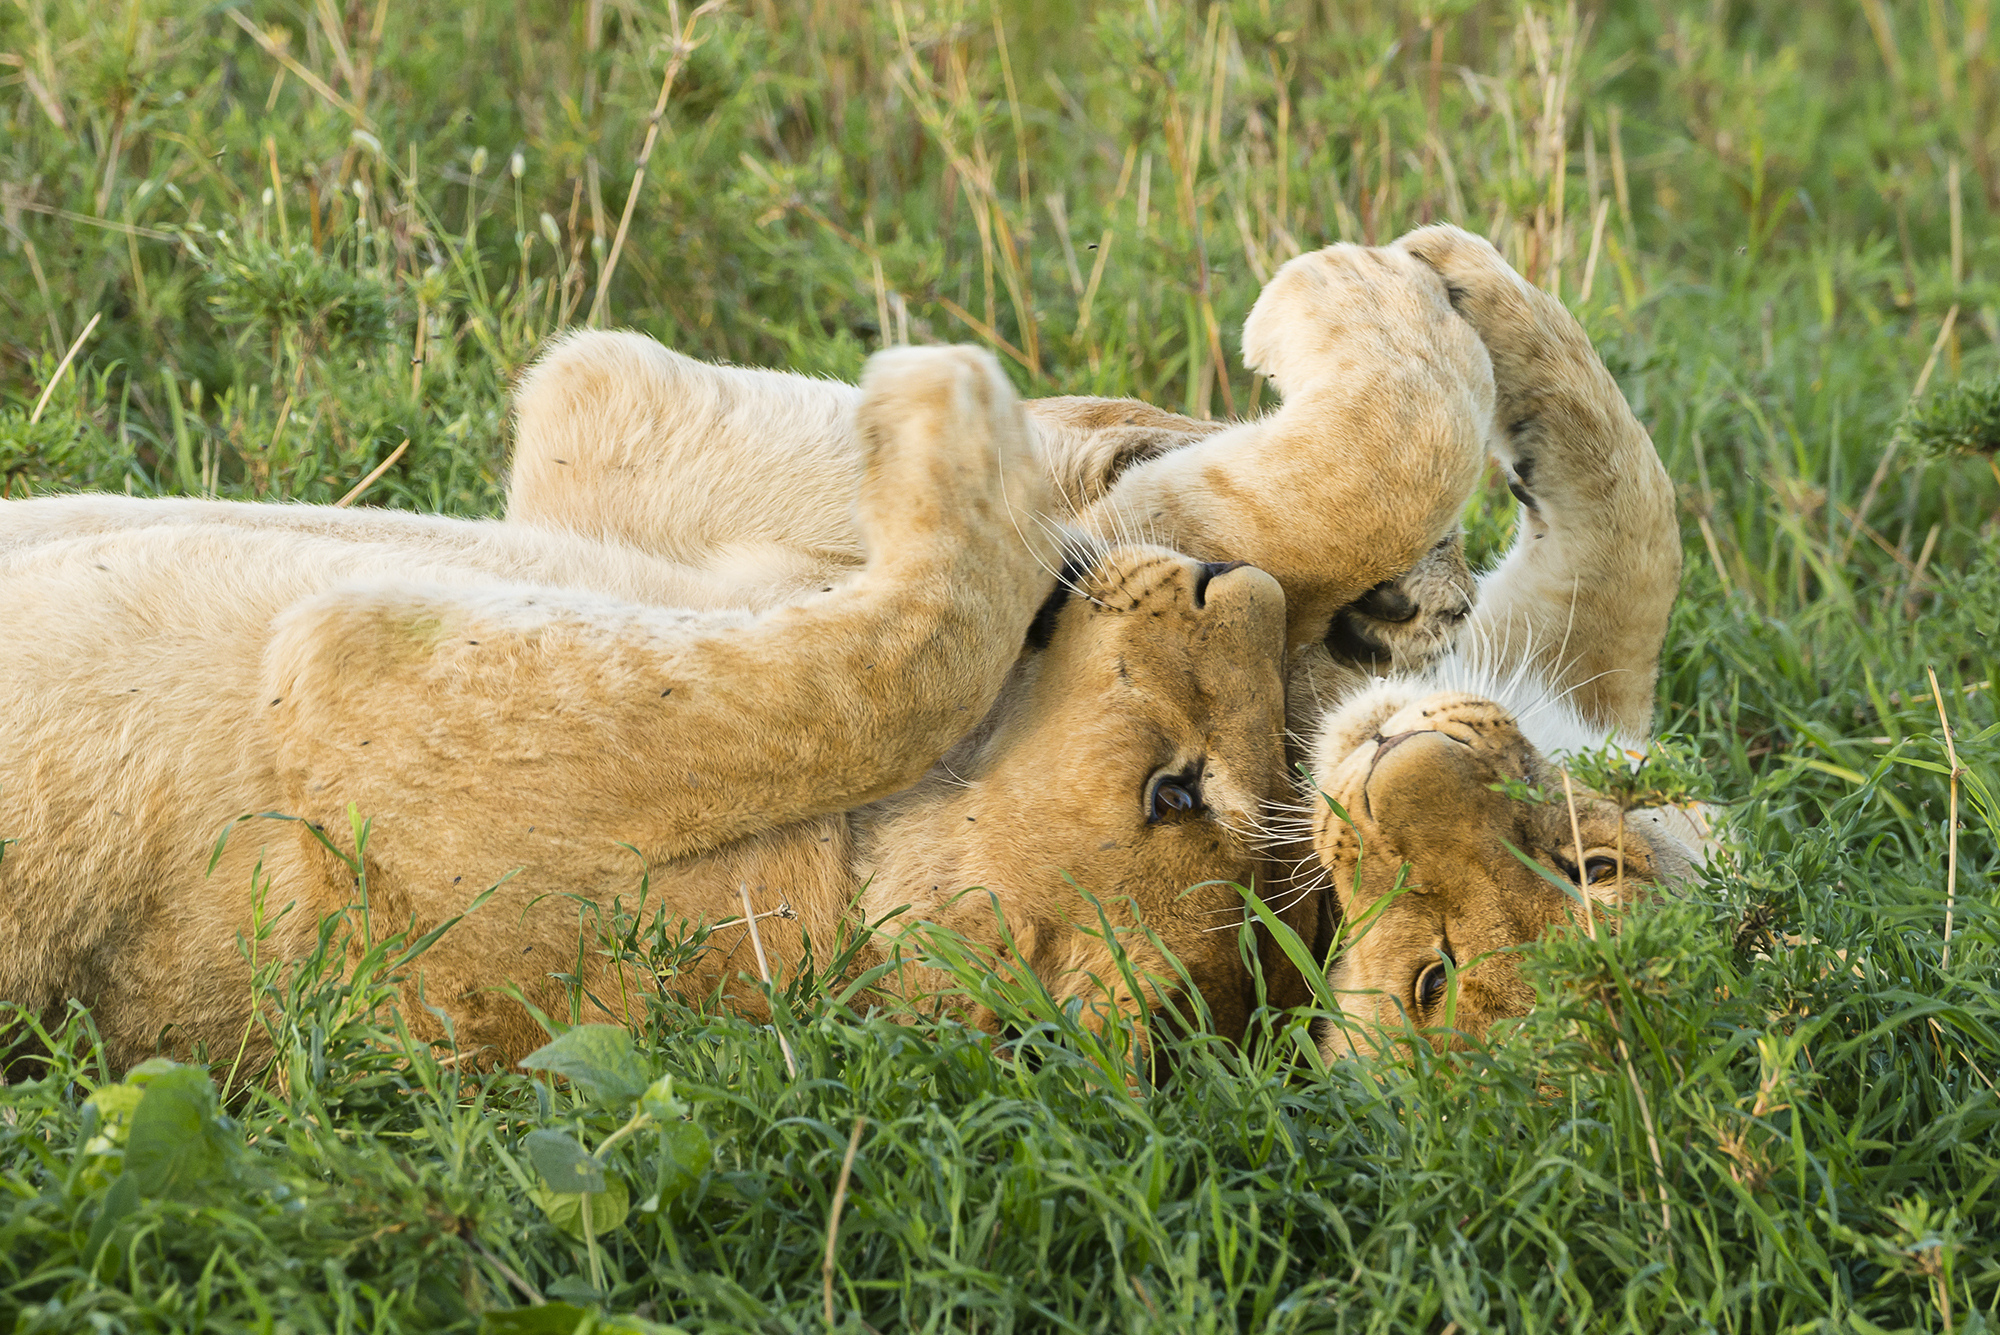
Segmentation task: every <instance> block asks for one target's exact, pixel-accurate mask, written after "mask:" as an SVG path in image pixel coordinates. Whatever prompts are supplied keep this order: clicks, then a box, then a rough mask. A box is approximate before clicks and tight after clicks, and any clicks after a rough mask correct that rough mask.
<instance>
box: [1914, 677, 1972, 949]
mask: <svg viewBox="0 0 2000 1335" xmlns="http://www.w3.org/2000/svg"><path fill="white" fill-rule="evenodd" d="M1924 671H1925V672H1927V673H1929V674H1930V679H1931V699H1933V700H1935V701H1937V712H1938V726H1939V727H1940V728H1943V729H1944V754H1945V759H1946V760H1948V761H1949V762H1950V763H1951V812H1950V816H1949V818H1948V819H1949V822H1950V823H1949V824H1948V825H1947V826H1946V827H1945V832H1946V835H1947V838H1948V843H1947V845H1946V847H1947V849H1948V851H1947V852H1946V854H1945V874H1944V953H1943V954H1942V955H1941V956H1939V957H1938V969H1939V970H1940V971H1942V970H1944V969H1945V968H1946V967H1948V966H1949V965H1950V964H1951V916H1952V912H1953V911H1954V910H1955V909H1957V907H1958V776H1959V775H1961V774H1963V773H1965V771H1964V770H1963V769H1960V768H1959V764H1958V747H1957V746H1955V745H1954V744H1953V743H1952V740H1951V720H1950V719H1947V718H1946V717H1945V716H1944V694H1943V692H1941V691H1939V690H1938V683H1937V669H1936V668H1934V667H1926V668H1925V669H1924Z"/></svg>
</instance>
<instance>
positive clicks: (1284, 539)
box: [1086, 245, 1493, 651]
mask: <svg viewBox="0 0 2000 1335" xmlns="http://www.w3.org/2000/svg"><path fill="white" fill-rule="evenodd" d="M1243 351H1244V360H1245V361H1246V362H1247V363H1248V364H1250V365H1252V366H1255V367H1258V368H1260V369H1262V370H1263V371H1264V372H1265V373H1266V374H1267V375H1269V376H1270V378H1271V381H1272V383H1273V384H1274V385H1275V386H1277V388H1278V390H1279V391H1280V393H1281V394H1282V395H1283V397H1284V403H1283V406H1282V407H1280V408H1279V409H1278V410H1277V411H1276V412H1275V413H1273V414H1271V415H1270V416H1269V417H1266V418H1264V419H1262V420H1261V421H1257V422H1248V423H1243V424H1240V425H1238V426H1236V427H1233V428H1231V429H1229V430H1226V431H1221V432H1218V433H1216V434H1215V435H1213V436H1210V437H1208V438H1207V439H1205V440H1202V441H1199V442H1197V443H1195V444H1191V445H1188V446H1186V447H1184V448H1182V449H1179V450H1175V451H1173V452H1171V453H1168V454H1166V455H1164V456H1162V457H1160V458H1156V459H1152V460H1149V461H1147V462H1144V463H1141V464H1138V465H1137V466H1135V467H1133V468H1132V469H1131V470H1130V471H1129V472H1127V473H1126V474H1125V475H1124V476H1123V477H1122V478H1120V479H1119V481H1118V482H1117V484H1116V485H1115V486H1113V487H1112V489H1111V491H1110V493H1109V495H1107V496H1106V498H1105V499H1104V500H1103V501H1102V502H1101V503H1099V504H1098V505H1097V506H1096V507H1094V508H1093V509H1092V510H1091V511H1090V512H1089V514H1088V515H1087V516H1086V522H1088V523H1090V524H1091V525H1092V526H1093V527H1095V528H1097V529H1098V530H1099V531H1100V532H1104V533H1108V534H1113V535H1117V534H1123V533H1134V534H1137V535H1139V536H1141V537H1146V538H1149V539H1152V540H1155V541H1159V542H1163V543H1165V544H1167V545H1169V546H1173V547H1176V548H1179V549H1180V550H1182V551H1185V552H1188V553H1189V554H1191V555H1195V556H1200V557H1204V558H1208V559H1216V560H1242V561H1249V562H1251V563H1252V564H1253V565H1256V566H1258V567H1260V568H1262V569H1264V570H1267V571H1269V572H1271V573H1272V574H1273V575H1275V576H1276V577H1277V578H1278V581H1279V582H1280V583H1281V584H1282V585H1284V589H1285V601H1286V606H1287V608H1288V611H1289V628H1288V637H1289V641H1290V644H1291V647H1292V648H1293V650H1294V651H1299V650H1302V649H1304V648H1305V647H1306V646H1309V645H1316V644H1318V643H1320V642H1321V641H1322V640H1324V638H1325V637H1326V635H1327V631H1328V629H1329V627H1330V626H1331V624H1332V621H1333V617H1334V614H1335V613H1336V612H1337V611H1339V610H1340V609H1341V608H1344V607H1346V606H1348V605H1349V604H1352V603H1353V602H1355V600H1356V599H1358V598H1360V597H1362V596H1363V595H1364V594H1366V593H1367V592H1368V591H1369V590H1370V589H1372V588H1374V587H1375V586H1376V585H1378V584H1380V583H1382V582H1383V581H1385V580H1393V579H1397V578H1399V577H1401V576H1402V575H1403V574H1404V573H1405V572H1406V571H1408V570H1409V569H1410V568H1411V567H1412V566H1413V565H1415V564H1416V563H1417V561H1418V560H1419V559H1420V558H1421V557H1423V556H1424V555H1425V553H1427V552H1429V551H1431V550H1432V549H1433V548H1434V547H1435V546H1436V545H1437V544H1438V543H1439V542H1440V541H1441V540H1443V539H1444V538H1445V537H1446V535H1447V534H1448V533H1450V532H1451V531H1452V529H1453V528H1454V527H1455V525H1456V523H1457V520H1458V515H1459V512H1460V510H1461V509H1462V508H1463V506H1464V504H1465V501H1466V498H1467V497H1468V496H1470V495H1471V492H1472V487H1473V484H1474V483H1475V482H1476V481H1477V479H1478V473H1479V467H1480V465H1481V463H1482V462H1483V460H1484V457H1485V454H1486V445H1487V441H1486V437H1487V433H1488V430H1489V423H1490V421H1491V416H1492V404H1493V381H1492V372H1491V370H1490V368H1489V366H1488V363H1487V358H1486V352H1485V350H1484V349H1483V348H1482V347H1481V346H1480V344H1479V340H1478V338H1477V337H1476V336H1475V335H1474V334H1473V332H1472V331H1471V329H1470V328H1468V327H1467V326H1466V324H1465V323H1464V322H1463V321H1462V320H1460V319H1458V318H1457V317H1456V316H1455V315H1453V314H1452V310H1451V306H1450V303H1449V302H1448V301H1447V299H1446V297H1445V292H1444V285H1443V283H1442V282H1440V281H1439V280H1438V278H1437V276H1436V275H1435V274H1434V273H1432V272H1431V271H1430V270H1429V269H1427V268H1425V267H1424V266H1423V265H1421V264H1419V263H1417V262H1416V261H1415V260H1413V259H1411V258H1410V257H1409V256H1407V255H1405V254H1403V253H1402V252H1400V251H1396V250H1390V249H1369V248H1365V247H1361V246H1350V245H1341V246H1329V247H1327V248H1326V249H1324V250H1320V251H1316V252H1314V253H1312V254H1310V255H1302V256H1300V257H1299V258H1297V259H1295V260H1292V261H1291V262H1290V263H1288V264H1286V265H1285V267H1284V268H1283V269H1281V270H1279V272H1278V274H1277V276H1276V277H1275V278H1273V279H1272V280H1271V282H1270V283H1269V284H1268V285H1267V286H1266V287H1265V289H1264V291H1263V293H1262V295H1260V296H1259V297H1258V299H1257V305H1256V307H1255V308H1254V309H1253V310H1252V311H1251V313H1250V318H1249V320H1248V321H1247V322H1246V323H1245V325H1244V329H1243Z"/></svg>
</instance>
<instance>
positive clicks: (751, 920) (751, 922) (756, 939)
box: [736, 881, 799, 1080]
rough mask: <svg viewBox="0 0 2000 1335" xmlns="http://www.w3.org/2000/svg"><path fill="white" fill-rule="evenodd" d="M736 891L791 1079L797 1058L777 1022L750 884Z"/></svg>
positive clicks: (794, 1076) (774, 995) (774, 990)
mask: <svg viewBox="0 0 2000 1335" xmlns="http://www.w3.org/2000/svg"><path fill="white" fill-rule="evenodd" d="M736 893H737V894H739V895H741V896H743V925H744V926H745V927H747V928H749V929H750V949H751V950H752V951H754V952H756V955H757V976H758V977H759V978H762V979H763V980H764V988H765V990H766V991H768V992H769V993H770V994H771V1032H772V1033H774V1034H776V1035H777V1036H778V1051H780V1052H782V1053H784V1054H785V1074H787V1075H789V1076H790V1077H791V1078H792V1079H794V1080H796V1079H798V1078H799V1063H798V1059H797V1058H796V1057H794V1056H792V1044H791V1040H789V1039H787V1038H786V1037H785V1031H784V1029H783V1028H781V1027H780V1026H779V1024H778V989H777V987H776V986H775V985H774V984H773V983H772V982H771V964H770V961H769V960H767V959H765V958H764V937H763V934H762V933H760V932H759V931H758V930H757V911H756V909H755V908H754V907H753V906H752V905H751V903H750V885H749V882H747V881H739V882H737V884H736Z"/></svg>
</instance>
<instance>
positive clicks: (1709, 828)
mask: <svg viewBox="0 0 2000 1335" xmlns="http://www.w3.org/2000/svg"><path fill="white" fill-rule="evenodd" d="M1718 814H1719V809H1718V808H1716V807H1714V806H1711V805H1709V804H1708V803H1706V802H1685V803H1679V804H1676V805H1673V806H1664V807H1640V808H1638V809H1637V810H1634V811H1628V812H1626V813H1625V824H1626V828H1627V829H1628V830H1636V831H1639V832H1640V833H1641V834H1642V835H1643V837H1644V838H1645V839H1646V841H1647V843H1648V844H1649V845H1650V846H1651V848H1652V850H1653V865H1654V867H1655V868H1656V869H1657V870H1658V873H1659V881H1660V884H1662V885H1681V884H1684V883H1686V882H1688V881H1691V880H1693V879H1694V878H1695V876H1696V874H1697V873H1699V872H1702V871H1705V870H1707V868H1708V866H1709V864H1710V863H1712V862H1713V861H1714V860H1715V859H1716V858H1717V857H1719V856H1720V855H1721V853H1722V841H1721V839H1719V838H1718V837H1717V836H1716V831H1715V818H1716V816H1717V815H1718Z"/></svg>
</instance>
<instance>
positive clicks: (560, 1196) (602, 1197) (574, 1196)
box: [533, 1173, 632, 1238]
mask: <svg viewBox="0 0 2000 1335" xmlns="http://www.w3.org/2000/svg"><path fill="white" fill-rule="evenodd" d="M586 1194H587V1195H588V1196H589V1197H590V1231H591V1233H592V1234H594V1235H596V1236H597V1237H603V1236H604V1235H605V1234H606V1233H609V1232H611V1231H612V1230H614V1229H616V1228H618V1227H620V1226H621V1225H622V1224H624V1222H625V1216H626V1215H628V1214H630V1213H632V1192H631V1190H630V1189H629V1188H628V1187H626V1185H625V1179H624V1178H622V1177H620V1176H618V1174H616V1173H606V1174H604V1189H603V1190H602V1191H593V1192H588V1193H585V1192H580V1191H549V1190H546V1189H543V1190H540V1191H536V1192H534V1193H533V1196H534V1201H535V1204H537V1205H539V1206H541V1207H542V1213H543V1214H545V1215H547V1216H548V1217H549V1222H550V1223H551V1224H554V1225H555V1226H556V1227H557V1228H559V1229H561V1230H562V1231H563V1232H565V1233H567V1234H569V1235H570V1236H571V1237H572V1238H581V1237H583V1198H584V1196H585V1195H586Z"/></svg>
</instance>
